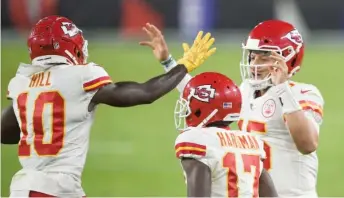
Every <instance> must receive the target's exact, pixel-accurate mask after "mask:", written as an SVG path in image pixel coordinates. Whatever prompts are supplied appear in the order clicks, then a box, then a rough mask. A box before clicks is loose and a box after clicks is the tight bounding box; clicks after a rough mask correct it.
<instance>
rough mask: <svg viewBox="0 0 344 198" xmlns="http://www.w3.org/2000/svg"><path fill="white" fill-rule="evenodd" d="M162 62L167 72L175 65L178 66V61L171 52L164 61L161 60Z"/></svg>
mask: <svg viewBox="0 0 344 198" xmlns="http://www.w3.org/2000/svg"><path fill="white" fill-rule="evenodd" d="M160 64H162V65H163V66H164V70H165V72H168V71H170V70H171V69H172V68H173V67H175V66H177V61H176V60H174V58H173V57H172V55H171V54H170V55H169V56H168V58H167V59H166V60H164V61H161V62H160Z"/></svg>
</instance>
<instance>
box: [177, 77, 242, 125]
mask: <svg viewBox="0 0 344 198" xmlns="http://www.w3.org/2000/svg"><path fill="white" fill-rule="evenodd" d="M240 109H241V93H240V90H239V88H238V87H237V86H236V85H235V83H234V82H233V81H232V80H231V79H229V78H228V77H227V76H225V75H223V74H220V73H215V72H205V73H201V74H199V75H197V76H195V77H193V78H192V79H191V80H190V81H189V82H188V84H187V85H186V86H185V88H184V91H183V93H182V94H181V96H180V99H179V100H178V101H177V104H176V108H175V112H174V113H175V125H176V128H177V129H178V130H183V129H185V128H186V127H203V126H205V125H207V124H209V123H212V122H216V121H237V120H238V118H239V114H240Z"/></svg>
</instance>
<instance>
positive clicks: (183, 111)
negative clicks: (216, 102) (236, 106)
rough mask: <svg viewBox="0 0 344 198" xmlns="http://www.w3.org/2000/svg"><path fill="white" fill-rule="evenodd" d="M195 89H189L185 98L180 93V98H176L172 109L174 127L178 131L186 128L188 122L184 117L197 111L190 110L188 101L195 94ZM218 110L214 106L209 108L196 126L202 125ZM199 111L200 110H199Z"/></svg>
mask: <svg viewBox="0 0 344 198" xmlns="http://www.w3.org/2000/svg"><path fill="white" fill-rule="evenodd" d="M195 91H196V90H195V89H191V91H190V94H189V95H188V97H187V99H184V98H183V96H182V95H181V96H180V98H179V99H178V100H177V103H176V106H175V109H174V123H175V127H176V129H177V130H178V131H182V130H185V129H186V128H188V127H189V126H188V124H187V122H186V118H187V117H189V116H191V114H196V113H197V112H192V110H191V108H190V101H191V99H192V97H194V96H195ZM217 112H218V109H217V108H215V109H213V110H211V112H210V113H209V115H207V116H206V117H205V118H204V119H203V120H201V121H200V122H199V123H198V124H197V126H196V127H203V126H204V125H205V124H206V123H208V121H209V120H210V119H211V118H213V117H214V116H215V114H216V113H217ZM200 113H201V112H200Z"/></svg>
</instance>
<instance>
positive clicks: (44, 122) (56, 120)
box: [8, 63, 112, 197]
mask: <svg viewBox="0 0 344 198" xmlns="http://www.w3.org/2000/svg"><path fill="white" fill-rule="evenodd" d="M111 82H112V81H111V79H110V77H109V76H108V74H107V73H106V71H105V70H104V69H103V68H102V67H100V66H97V65H96V64H94V63H89V64H87V65H59V66H46V65H45V66H35V65H27V64H21V65H20V66H19V69H18V71H17V74H16V76H15V77H14V78H13V79H12V80H11V81H10V84H9V86H8V97H9V98H10V99H12V100H13V108H14V111H15V114H16V117H17V120H18V123H19V126H20V127H21V140H20V142H19V149H18V152H19V153H18V155H19V161H20V164H21V166H22V169H21V170H19V171H18V172H17V173H16V174H15V175H14V177H13V179H12V183H11V196H21V197H27V196H28V193H29V191H37V192H41V193H45V194H48V195H53V196H59V197H81V196H84V195H85V193H84V191H83V189H82V187H81V174H82V171H83V168H84V165H85V160H86V155H87V151H88V147H89V137H90V136H89V135H90V128H91V125H92V123H93V117H94V109H91V110H90V111H89V109H88V107H89V104H90V101H91V99H92V97H93V95H94V94H95V93H96V91H97V90H98V89H99V88H100V87H102V86H104V85H106V84H108V83H111Z"/></svg>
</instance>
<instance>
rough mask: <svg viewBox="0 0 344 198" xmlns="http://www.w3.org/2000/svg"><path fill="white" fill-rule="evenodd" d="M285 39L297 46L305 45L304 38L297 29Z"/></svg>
mask: <svg viewBox="0 0 344 198" xmlns="http://www.w3.org/2000/svg"><path fill="white" fill-rule="evenodd" d="M285 37H286V38H288V39H289V40H290V41H291V42H293V43H295V44H296V45H300V44H303V39H302V36H301V34H300V33H299V31H298V30H297V29H295V30H293V31H291V32H289V33H288V34H287V35H286V36H285Z"/></svg>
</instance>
